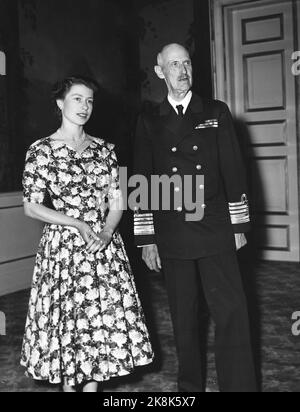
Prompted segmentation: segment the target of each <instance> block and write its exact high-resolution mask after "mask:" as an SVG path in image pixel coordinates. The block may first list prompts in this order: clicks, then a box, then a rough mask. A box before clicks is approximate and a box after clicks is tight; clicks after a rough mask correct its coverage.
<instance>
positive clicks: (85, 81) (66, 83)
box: [52, 76, 99, 118]
mask: <svg viewBox="0 0 300 412" xmlns="http://www.w3.org/2000/svg"><path fill="white" fill-rule="evenodd" d="M76 85H83V86H86V87H87V88H89V89H91V90H93V92H94V94H95V93H97V92H98V90H99V86H98V84H97V82H96V81H95V80H93V79H91V78H89V77H84V76H70V77H66V78H65V79H63V80H61V81H59V82H57V83H55V85H54V86H53V88H52V102H53V104H54V107H55V112H56V114H57V115H58V116H59V117H60V118H61V111H60V110H59V108H58V107H57V104H56V101H57V100H64V99H65V97H66V95H67V94H68V93H69V91H70V90H71V88H72V87H73V86H76Z"/></svg>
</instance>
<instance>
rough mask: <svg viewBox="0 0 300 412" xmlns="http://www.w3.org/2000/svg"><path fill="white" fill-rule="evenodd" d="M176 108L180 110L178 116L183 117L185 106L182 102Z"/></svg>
mask: <svg viewBox="0 0 300 412" xmlns="http://www.w3.org/2000/svg"><path fill="white" fill-rule="evenodd" d="M176 109H177V110H178V116H179V117H183V116H184V114H183V106H182V104H180V105H179V106H176Z"/></svg>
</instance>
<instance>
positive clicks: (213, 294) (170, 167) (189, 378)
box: [135, 44, 257, 392]
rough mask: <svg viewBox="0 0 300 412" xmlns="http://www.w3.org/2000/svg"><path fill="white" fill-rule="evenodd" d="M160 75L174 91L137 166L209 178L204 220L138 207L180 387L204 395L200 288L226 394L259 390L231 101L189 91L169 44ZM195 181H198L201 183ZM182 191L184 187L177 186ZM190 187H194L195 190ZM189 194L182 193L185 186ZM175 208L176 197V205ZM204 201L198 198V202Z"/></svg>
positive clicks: (183, 67) (187, 73)
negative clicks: (167, 314)
mask: <svg viewBox="0 0 300 412" xmlns="http://www.w3.org/2000/svg"><path fill="white" fill-rule="evenodd" d="M155 72H156V74H157V76H158V77H159V78H160V79H162V80H164V81H165V83H166V85H167V89H168V96H167V98H166V99H165V100H164V102H163V103H162V104H161V105H160V106H159V107H158V108H157V109H154V110H151V111H149V112H147V113H143V114H141V116H140V118H139V121H138V126H137V136H136V147H135V173H136V174H140V175H143V176H145V177H146V178H147V179H148V181H149V182H150V181H151V177H153V175H159V176H162V175H165V176H169V177H170V178H171V177H172V176H175V175H176V176H180V177H181V178H182V180H184V177H185V176H192V177H193V178H194V180H193V182H194V184H197V185H198V183H199V180H198V183H197V179H195V178H196V177H197V176H200V175H201V176H204V182H203V181H202V183H201V184H200V185H198V186H197V187H194V188H193V193H194V194H195V191H197V190H198V191H200V192H201V191H202V192H203V196H202V198H203V199H204V200H203V204H201V208H202V209H203V213H202V215H203V216H201V217H202V218H201V219H200V220H197V221H193V220H192V221H189V220H187V218H186V216H187V210H185V207H180V206H179V207H177V208H176V205H175V208H174V209H173V210H170V211H166V210H155V211H153V210H151V205H149V208H148V209H147V208H144V210H139V211H137V212H136V213H135V237H136V243H137V245H138V246H139V247H142V248H143V260H144V261H145V262H146V264H147V266H148V267H149V269H150V270H155V271H160V270H161V269H162V270H163V272H164V276H165V281H166V287H167V292H168V297H169V303H170V310H171V316H172V322H173V327H174V333H175V341H176V348H177V353H178V360H179V374H178V391H181V392H203V391H205V387H204V382H203V380H202V367H201V354H200V346H201V345H200V340H201V339H200V337H201V330H200V323H201V322H200V319H201V313H200V310H199V309H200V294H199V290H200V289H199V288H200V287H202V290H203V292H204V296H205V299H206V301H207V304H208V308H209V310H210V313H211V316H212V318H213V320H214V322H215V325H216V335H215V358H216V368H217V376H218V383H219V388H220V391H222V392H255V391H256V389H257V387H256V379H255V373H254V365H253V356H252V350H251V344H250V336H249V321H248V312H247V307H246V300H245V295H244V291H243V286H242V281H241V276H240V272H239V266H238V263H237V256H236V250H237V249H240V248H241V247H243V246H244V245H245V244H246V238H245V235H244V233H245V232H247V231H248V230H249V227H250V218H249V207H248V201H247V188H246V183H245V172H244V165H243V161H242V156H241V153H240V149H239V142H238V140H237V137H236V134H235V130H234V126H233V121H232V117H231V114H230V112H229V109H228V107H227V106H226V104H225V103H223V102H220V101H215V100H211V101H206V100H203V99H201V98H200V97H198V96H197V95H196V94H194V93H193V92H192V90H191V88H192V81H193V77H192V73H193V72H192V63H191V59H190V56H189V53H188V51H187V50H186V49H185V48H184V47H182V46H180V45H178V44H171V45H168V46H166V47H164V49H163V50H162V51H161V52H160V53H159V55H158V60H157V66H155ZM195 182H196V183H195ZM172 190H174V192H176V193H175V194H176V196H178V194H180V193H178V192H180V191H181V190H182V191H184V190H187V189H186V188H185V187H184V186H183V187H180V186H178V187H175V188H174V189H172ZM189 190H190V187H189ZM182 196H183V197H184V193H182ZM172 204H173V206H174V203H172ZM198 206H199V205H198Z"/></svg>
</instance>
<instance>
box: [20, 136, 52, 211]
mask: <svg viewBox="0 0 300 412" xmlns="http://www.w3.org/2000/svg"><path fill="white" fill-rule="evenodd" d="M47 176H48V156H47V154H46V153H45V152H43V150H42V148H38V147H37V146H36V144H33V145H32V146H31V147H30V148H29V150H28V152H27V154H26V160H25V168H24V173H23V202H27V203H36V204H42V203H43V202H44V199H45V195H46V192H47Z"/></svg>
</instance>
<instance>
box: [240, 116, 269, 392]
mask: <svg viewBox="0 0 300 412" xmlns="http://www.w3.org/2000/svg"><path fill="white" fill-rule="evenodd" d="M235 129H236V132H237V135H238V136H239V139H240V142H241V149H242V154H243V158H244V162H245V165H246V173H247V181H248V185H249V193H250V214H251V219H252V230H251V232H250V233H248V235H247V240H248V245H247V246H246V247H245V248H243V249H242V250H241V251H240V252H239V254H238V257H239V263H240V267H241V273H242V277H243V281H244V286H245V291H246V296H247V300H248V306H249V317H250V327H251V335H252V339H253V348H254V358H255V366H256V373H257V378H258V382H259V384H260V386H261V385H262V375H261V370H262V359H261V353H262V348H261V335H262V331H261V329H262V326H261V325H262V321H261V313H260V310H259V300H258V286H257V265H258V262H259V261H260V260H261V259H262V251H261V250H260V249H259V245H261V244H265V243H266V242H265V241H266V239H265V236H267V234H266V233H264V232H263V231H262V230H260V231H259V232H258V230H257V227H258V223H257V216H256V214H255V211H256V210H257V207H258V200H259V208H260V209H261V210H264V205H265V203H266V199H265V196H264V188H263V182H262V178H261V176H260V172H259V170H258V169H255V167H256V166H255V162H254V161H253V160H252V159H253V158H254V157H255V153H254V147H253V145H252V141H253V140H252V136H251V133H250V131H249V128H248V126H247V124H246V123H245V122H244V121H243V120H241V119H235ZM262 218H263V216H262V215H261V216H259V223H260V225H261V224H263V221H262Z"/></svg>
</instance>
